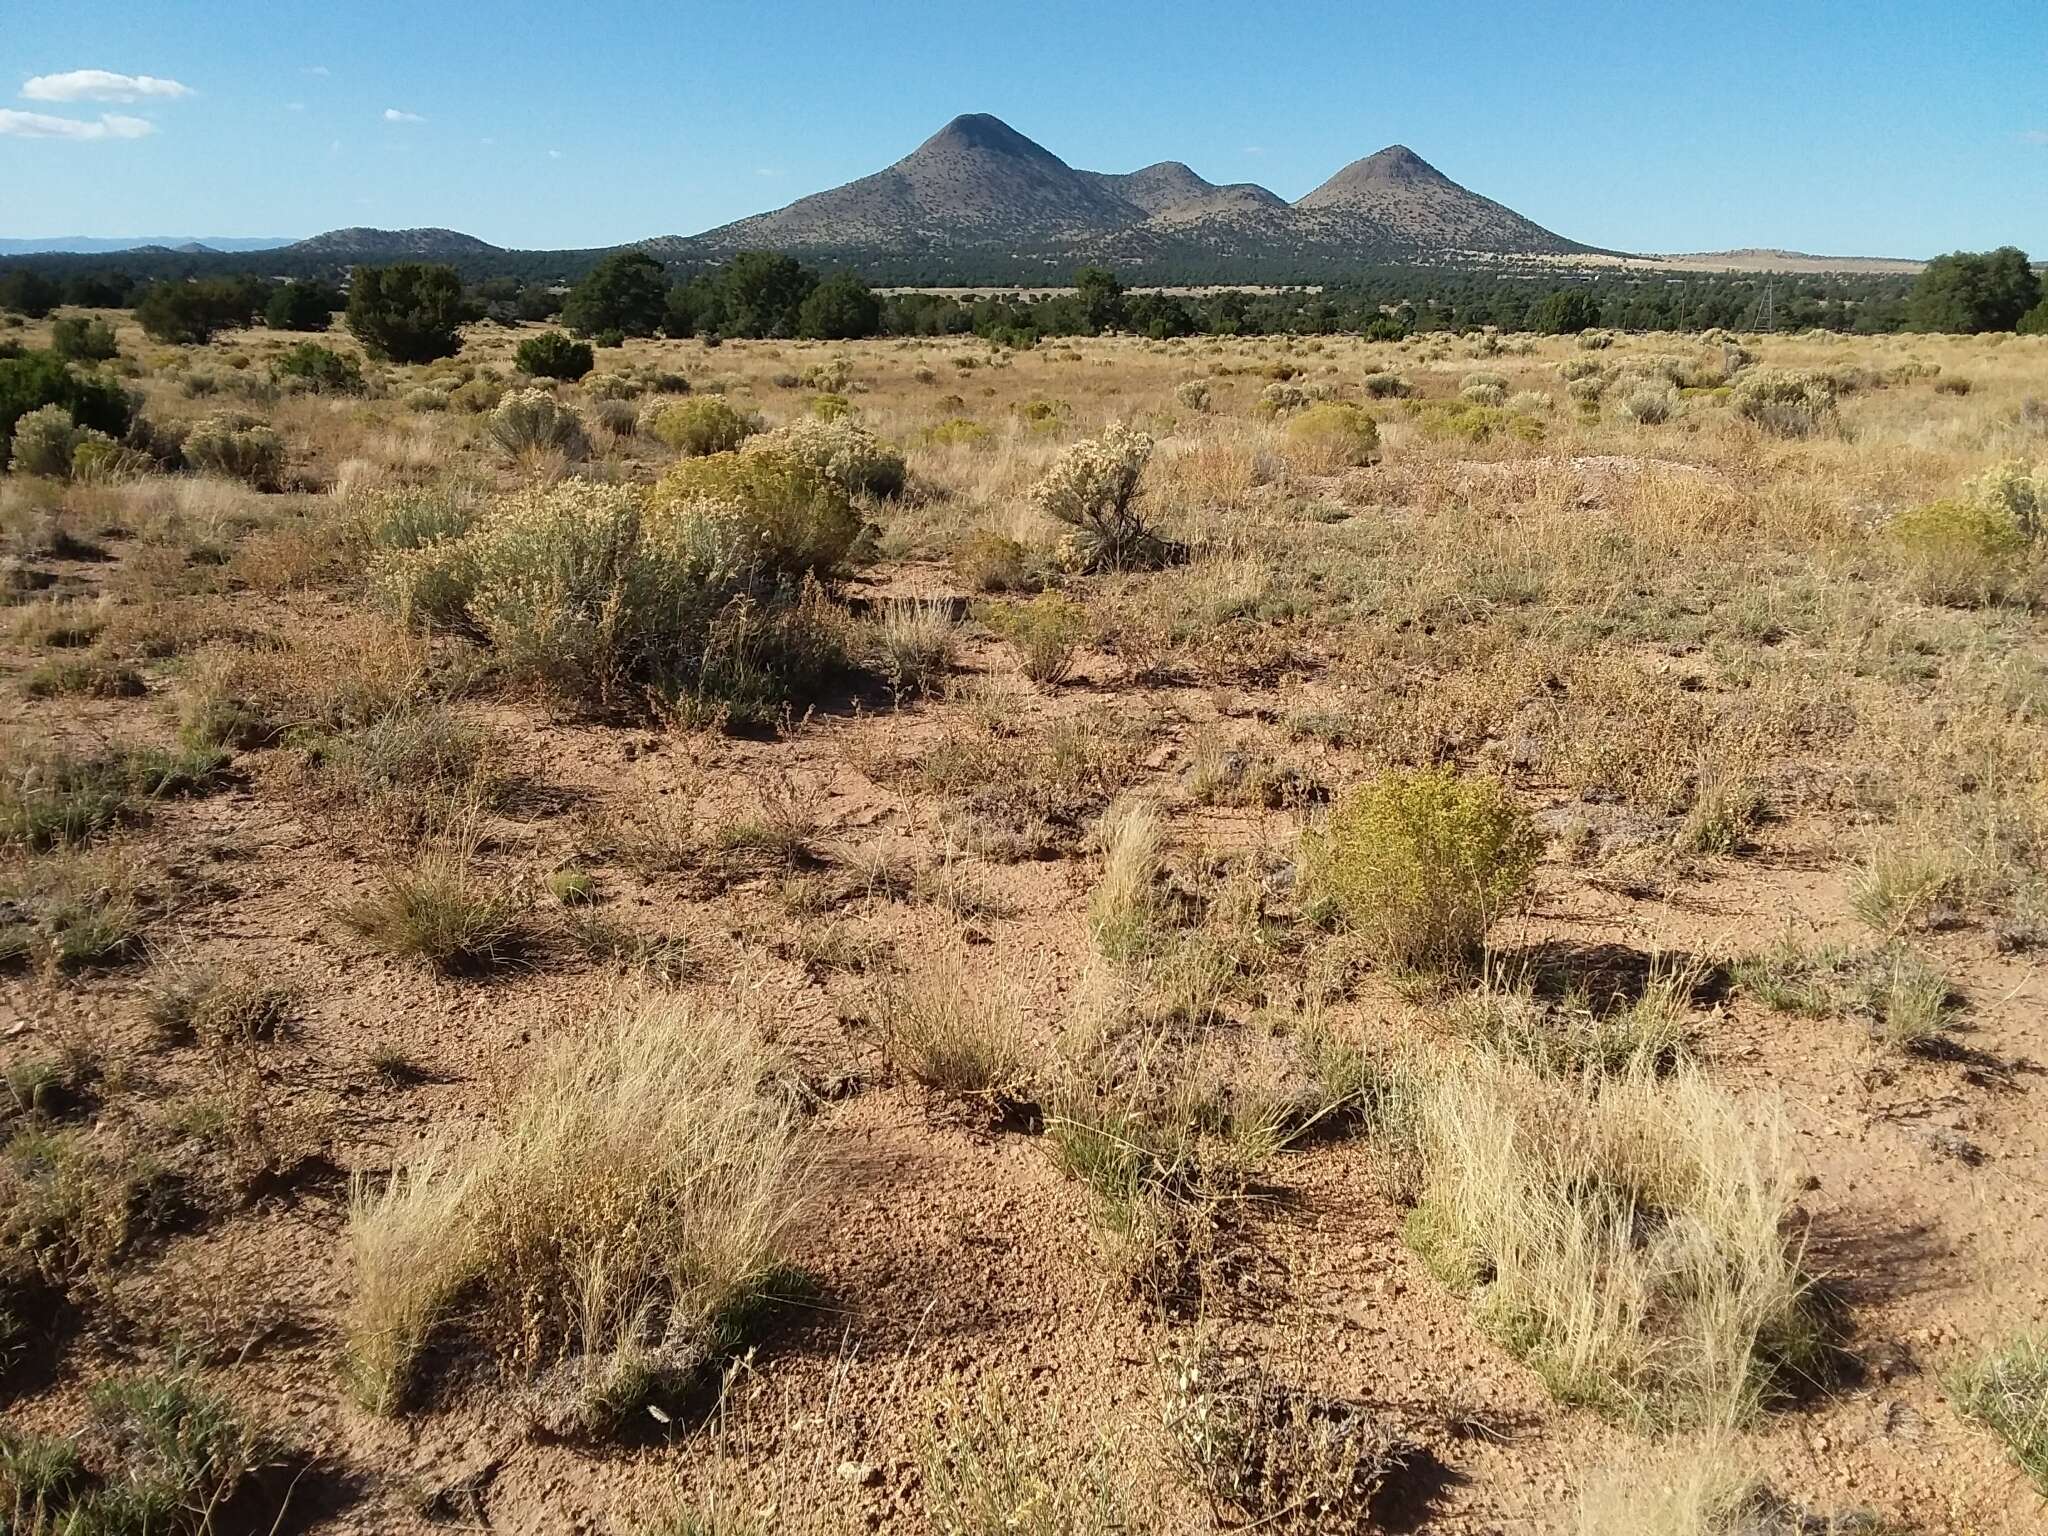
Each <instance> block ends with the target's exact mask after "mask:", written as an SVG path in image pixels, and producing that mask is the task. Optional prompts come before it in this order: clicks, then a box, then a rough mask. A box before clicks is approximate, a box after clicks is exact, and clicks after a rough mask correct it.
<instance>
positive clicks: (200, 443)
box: [185, 412, 285, 490]
mask: <svg viewBox="0 0 2048 1536" xmlns="http://www.w3.org/2000/svg"><path fill="white" fill-rule="evenodd" d="M185 462H186V463H187V464H189V465H191V466H192V468H194V469H196V470H198V471H199V472H200V473H202V474H209V475H225V476H227V477H228V478H229V479H231V480H241V481H244V482H246V483H247V484H249V485H253V486H255V487H256V488H257V489H258V490H275V489H276V488H277V487H278V485H279V483H280V482H281V481H282V480H283V478H284V462H285V449H284V439H283V438H281V437H279V436H278V435H277V433H276V432H275V431H274V430H272V429H271V428H270V427H268V426H266V425H264V423H262V422H260V421H258V420H256V419H255V418H254V417H251V416H244V415H241V414H239V413H237V412H227V413H225V414H222V415H219V416H208V417H206V418H205V419H204V420H202V421H200V422H199V423H198V424H197V425H196V426H194V427H193V428H192V430H191V431H190V432H188V433H186V434H185Z"/></svg>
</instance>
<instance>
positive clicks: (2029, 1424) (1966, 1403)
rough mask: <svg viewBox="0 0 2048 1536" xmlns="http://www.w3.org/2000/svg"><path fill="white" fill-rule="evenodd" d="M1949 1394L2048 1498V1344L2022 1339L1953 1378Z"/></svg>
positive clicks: (1995, 1350)
mask: <svg viewBox="0 0 2048 1536" xmlns="http://www.w3.org/2000/svg"><path fill="white" fill-rule="evenodd" d="M1949 1390H1950V1391H1951V1392H1953V1393H1954V1394H1955V1400H1956V1407H1957V1408H1958V1409H1960V1410H1961V1411H1962V1413H1963V1415H1964V1416H1965V1417H1966V1418H1970V1419H1974V1420H1975V1421H1976V1422H1978V1423H1979V1424H1982V1425H1984V1426H1985V1428H1987V1429H1989V1430H1990V1431H1991V1432H1992V1433H1994V1434H1995V1435H1997V1436H1998V1438H1999V1439H2001V1440H2003V1441H2004V1442H2005V1446H2006V1449H2007V1450H2008V1451H2010V1452H2011V1453H2012V1459H2013V1460H2014V1461H2016V1462H2018V1463H2019V1465H2020V1468H2021V1470H2022V1471H2024V1472H2025V1473H2026V1474H2027V1477H2028V1478H2029V1479H2030V1480H2031V1481H2032V1482H2033V1484H2034V1486H2035V1487H2036V1488H2038V1489H2039V1490H2040V1491H2041V1496H2042V1497H2043V1498H2048V1340H2044V1339H2042V1338H2040V1337H2038V1336H2035V1335H2023V1336H2022V1337H2020V1338H2016V1339H2014V1340H2012V1341H2011V1342H2010V1343H2007V1344H2003V1345H2000V1346H1999V1347H1998V1348H1996V1349H1993V1350H1990V1351H1987V1352H1986V1353H1985V1354H1984V1355H1983V1356H1981V1357H1980V1358H1978V1359H1976V1360H1973V1361H1971V1362H1970V1363H1969V1364H1968V1365H1965V1366H1963V1367H1962V1368H1961V1369H1959V1370H1957V1371H1956V1372H1954V1373H1953V1374H1952V1375H1951V1376H1950V1378H1949Z"/></svg>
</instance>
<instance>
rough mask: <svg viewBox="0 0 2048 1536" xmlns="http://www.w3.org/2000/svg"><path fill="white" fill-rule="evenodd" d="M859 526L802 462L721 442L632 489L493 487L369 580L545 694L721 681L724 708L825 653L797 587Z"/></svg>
mask: <svg viewBox="0 0 2048 1536" xmlns="http://www.w3.org/2000/svg"><path fill="white" fill-rule="evenodd" d="M859 529H860V520H859V518H858V516H857V515H856V514H855V513H854V511H853V508H852V505H851V504H850V503H849V502H848V501H847V499H846V495H845V492H844V491H842V490H840V489H839V487H838V486H836V485H833V484H831V483H830V482H828V481H825V480H823V479H822V478H820V477H819V476H818V475H817V474H815V473H814V472H813V471H812V470H810V469H809V468H808V467H806V466H805V465H802V464H799V463H796V462H795V461H793V460H789V459H786V458H783V457H780V456H778V455H774V454H765V453H764V454H753V455H746V456H742V455H740V454H736V453H729V454H721V455H717V456H714V457H713V458H709V459H695V460H687V461H685V462H683V463H681V464H678V465H676V466H675V467H674V468H673V469H671V470H670V472H669V474H668V475H667V476H665V477H664V478H663V479H662V481H661V482H660V484H659V485H657V486H655V487H654V488H653V490H652V491H650V492H647V493H644V494H643V493H642V492H640V491H638V490H636V489H634V488H632V487H627V486H607V485H598V484H594V483H591V482H588V481H568V482H564V483H562V484H559V485H554V486H549V487H544V488H536V489H532V490H528V491H525V492H522V493H519V494H517V495H513V496H509V497H505V498H502V499H500V500H498V501H496V502H494V503H491V504H490V505H489V506H487V507H486V508H484V509H482V510H481V511H480V512H479V514H478V515H477V517H476V519H475V522H474V524H473V526H471V527H470V528H469V530H468V531H467V532H465V533H463V534H461V535H460V536H458V537H452V538H440V539H435V540H432V541H430V542H425V543H421V544H419V545H417V546H416V547H412V548H400V549H393V550H391V551H389V552H388V553H386V554H384V555H383V556H382V557H381V558H380V559H379V560H378V561H377V562H376V563H375V566H374V569H373V579H374V581H375V583H376V585H377V586H378V587H379V588H380V589H381V590H382V591H383V592H384V594H385V595H386V596H387V598H388V599H389V600H390V601H391V603H392V604H393V605H394V606H395V607H397V608H399V609H400V610H401V611H403V612H408V613H412V614H414V615H416V616H418V617H422V618H428V619H432V620H435V621H436V622H442V623H456V622H459V623H462V624H466V625H468V626H469V627H471V628H473V629H474V630H476V631H477V632H478V633H479V634H481V635H482V636H483V637H484V638H485V639H487V640H488V641H489V642H490V643H491V645H492V646H493V648H494V649H495V650H496V652H497V653H498V656H499V659H500V661H501V663H502V665H503V666H504V667H505V668H506V670H507V671H508V673H509V674H510V675H512V676H513V677H515V678H520V679H523V680H525V681H528V682H530V683H533V684H536V685H539V686H541V687H543V688H545V689H547V690H548V691H550V692H554V693H558V694H561V695H564V696H568V697H583V698H592V699H596V700H598V701H600V702H618V701H620V700H622V699H623V698H626V697H629V696H630V695H631V692H632V690H633V689H634V688H636V687H653V688H656V689H659V690H661V691H664V692H667V693H678V692H689V691H693V690H704V689H709V690H711V691H714V692H717V691H720V690H730V689H734V688H737V689H739V690H740V691H741V692H742V693H743V694H745V695H746V698H745V699H744V700H740V701H731V702H734V703H735V707H740V705H741V704H745V705H746V706H747V707H752V705H754V704H759V705H761V706H763V707H771V706H772V705H773V704H774V703H775V702H776V701H778V700H779V699H780V698H783V697H787V696H788V695H789V693H790V692H791V691H792V690H801V689H802V688H804V687H808V686H811V685H813V684H814V683H815V682H816V680H817V678H818V677H819V676H821V675H822V673H823V672H824V671H827V670H830V668H831V667H832V666H833V665H835V664H836V661H837V658H838V654H839V652H838V650H837V649H836V647H837V645H838V643H839V642H838V641H836V640H835V639H834V637H833V636H832V634H831V633H830V625H829V624H828V623H827V622H826V615H825V614H824V613H823V612H822V611H821V604H820V603H818V602H816V601H810V600H807V599H805V598H804V583H805V581H806V580H807V579H808V578H813V577H815V576H818V575H823V574H825V573H828V572H830V571H831V570H833V569H834V568H836V567H837V566H838V565H840V564H841V563H842V562H843V561H844V560H845V558H846V556H847V553H848V551H849V549H850V548H851V546H852V543H853V540H854V537H855V535H856V534H857V533H858V532H859Z"/></svg>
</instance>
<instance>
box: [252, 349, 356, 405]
mask: <svg viewBox="0 0 2048 1536" xmlns="http://www.w3.org/2000/svg"><path fill="white" fill-rule="evenodd" d="M270 376H271V378H272V379H274V380H276V381H277V382H278V383H280V384H281V383H283V382H284V381H285V380H287V379H298V380H303V381H304V383H305V386H306V387H307V388H309V389H311V390H312V391H313V392H314V393H316V394H324V395H360V394H361V393H362V392H363V365H362V364H361V363H359V362H357V361H356V360H355V359H354V358H352V357H347V356H344V355H343V354H342V353H340V352H337V351H335V350H334V349H333V348H332V347H323V346H321V345H320V343H319V342H317V341H302V342H300V343H299V344H298V345H297V346H295V347H293V348H292V349H291V350H290V351H289V352H287V353H285V354H284V356H282V357H280V358H279V359H277V361H276V362H274V363H272V364H271V365H270Z"/></svg>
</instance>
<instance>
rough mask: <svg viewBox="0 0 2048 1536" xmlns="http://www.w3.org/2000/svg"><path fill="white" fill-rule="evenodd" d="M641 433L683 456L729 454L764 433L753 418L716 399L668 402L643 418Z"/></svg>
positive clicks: (651, 410) (652, 409) (660, 403)
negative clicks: (748, 439)
mask: <svg viewBox="0 0 2048 1536" xmlns="http://www.w3.org/2000/svg"><path fill="white" fill-rule="evenodd" d="M640 430H641V431H643V432H645V433H646V434H647V435H648V436H650V437H652V438H654V439H655V440H656V441H657V442H659V443H662V444H665V445H666V446H667V447H670V448H673V449H675V450H676V452H678V453H682V454H690V455H696V454H706V453H727V452H730V451H731V450H732V449H735V448H737V447H739V445H740V444H741V443H742V442H744V441H745V440H746V439H747V438H749V437H751V436H752V435H753V434H754V433H756V432H758V431H760V430H761V429H760V427H759V426H758V425H757V424H756V423H755V422H754V421H752V420H751V419H749V418H748V417H746V416H743V415H741V414H740V413H739V412H738V411H736V410H734V409H733V408H732V407H731V406H729V405H727V404H726V403H725V402H724V401H723V400H719V399H716V398H709V399H692V400H664V401H661V402H659V403H657V404H655V405H654V406H651V407H650V408H649V409H648V410H647V411H646V413H645V414H643V415H642V417H641V419H640Z"/></svg>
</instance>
